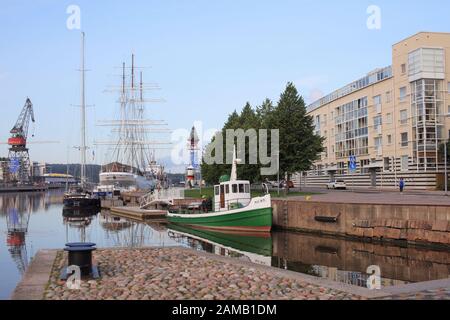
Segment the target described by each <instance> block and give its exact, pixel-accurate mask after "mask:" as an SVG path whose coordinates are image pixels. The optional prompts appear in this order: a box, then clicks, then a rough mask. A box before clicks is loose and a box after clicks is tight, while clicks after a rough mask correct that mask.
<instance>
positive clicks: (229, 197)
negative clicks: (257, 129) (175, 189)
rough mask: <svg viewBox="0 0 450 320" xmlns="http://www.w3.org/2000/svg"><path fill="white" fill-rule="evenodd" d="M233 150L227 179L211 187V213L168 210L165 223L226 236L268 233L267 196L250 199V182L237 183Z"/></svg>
mask: <svg viewBox="0 0 450 320" xmlns="http://www.w3.org/2000/svg"><path fill="white" fill-rule="evenodd" d="M238 162H240V160H239V159H236V150H235V151H234V154H233V165H232V169H231V176H230V177H227V176H224V177H221V181H220V184H219V185H215V186H214V201H213V206H214V207H213V210H212V211H208V210H206V206H200V209H201V210H195V209H192V208H184V209H183V208H173V207H172V208H169V212H168V213H167V219H168V220H169V222H171V223H174V224H181V225H189V226H192V227H195V228H207V229H214V230H223V231H229V232H239V231H253V232H255V231H256V232H270V230H271V227H272V204H271V199H270V194H267V195H265V196H262V197H256V198H252V197H251V195H250V182H249V181H247V180H238V179H237V173H236V165H237V163H238Z"/></svg>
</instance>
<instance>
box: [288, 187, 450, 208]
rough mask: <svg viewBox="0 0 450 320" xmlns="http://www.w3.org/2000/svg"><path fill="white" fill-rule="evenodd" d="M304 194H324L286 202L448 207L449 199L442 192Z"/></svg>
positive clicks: (321, 190)
mask: <svg viewBox="0 0 450 320" xmlns="http://www.w3.org/2000/svg"><path fill="white" fill-rule="evenodd" d="M302 191H305V192H324V193H322V194H316V195H312V196H310V197H308V198H307V197H305V196H293V197H289V198H287V199H288V200H297V201H315V202H335V203H357V204H399V205H401V204H405V205H417V206H429V205H435V206H450V197H446V196H444V194H443V193H442V192H431V191H423V192H405V193H403V194H401V193H400V192H386V191H384V192H372V191H369V190H355V191H350V190H343V191H339V190H329V191H327V190H323V189H310V188H308V189H304V190H302Z"/></svg>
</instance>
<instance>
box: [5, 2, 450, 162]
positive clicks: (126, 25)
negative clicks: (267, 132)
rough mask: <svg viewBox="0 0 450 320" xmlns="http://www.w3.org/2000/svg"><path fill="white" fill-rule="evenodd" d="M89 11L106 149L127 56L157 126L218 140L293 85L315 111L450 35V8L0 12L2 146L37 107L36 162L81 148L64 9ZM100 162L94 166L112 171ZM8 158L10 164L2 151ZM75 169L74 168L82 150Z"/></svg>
mask: <svg viewBox="0 0 450 320" xmlns="http://www.w3.org/2000/svg"><path fill="white" fill-rule="evenodd" d="M71 4H76V5H78V6H80V8H81V27H82V30H83V31H85V32H86V60H87V67H88V68H89V69H91V71H90V72H89V73H88V74H87V102H88V103H90V104H94V105H95V107H93V108H90V109H89V140H90V142H92V141H93V140H94V139H106V138H107V131H105V130H104V129H101V128H99V127H97V126H96V125H95V124H96V123H97V122H98V121H99V120H102V119H110V118H112V117H114V115H115V114H116V113H115V110H116V108H117V105H116V104H115V103H114V102H115V99H116V97H115V96H114V95H112V94H110V93H105V92H104V90H105V89H106V88H107V86H108V85H113V84H115V83H117V80H118V79H117V78H116V74H118V73H119V70H118V69H115V67H118V66H120V64H121V62H122V61H124V60H125V61H126V62H128V61H129V55H130V54H131V52H134V53H135V54H136V59H137V63H138V64H139V65H142V66H151V67H152V68H151V69H148V70H145V74H144V77H145V79H146V80H147V81H152V82H153V81H154V82H158V83H159V84H160V86H161V87H162V90H161V91H159V92H156V94H155V97H157V96H160V97H163V98H164V99H165V100H166V102H165V103H164V104H155V105H151V109H150V113H151V114H150V115H151V117H152V118H156V119H165V120H167V121H168V122H169V124H170V127H171V128H172V129H178V128H186V129H189V128H190V127H191V126H192V123H193V122H194V121H197V120H200V121H203V123H204V126H205V127H206V128H220V127H221V125H222V124H223V122H224V121H225V119H226V117H227V115H228V114H229V113H230V112H232V111H233V110H234V109H237V110H240V109H241V108H242V107H243V106H244V104H245V103H246V101H249V102H250V103H251V104H252V105H253V106H255V105H257V104H259V103H261V102H262V101H263V99H264V98H266V97H268V98H271V99H273V100H274V101H276V100H277V99H278V97H279V94H280V92H281V91H282V90H283V88H284V87H285V85H286V83H287V82H288V81H293V82H294V83H295V84H296V85H297V88H298V89H299V91H300V93H301V94H302V95H303V96H304V97H305V99H306V100H307V101H308V102H311V101H310V100H311V96H315V95H317V93H314V92H317V91H320V92H323V93H328V92H330V91H332V90H334V89H337V88H338V87H341V86H343V85H345V84H347V83H348V82H350V81H352V80H355V79H357V78H359V77H361V76H363V75H364V74H366V73H367V72H368V71H371V70H372V69H375V68H377V67H383V66H386V65H389V64H390V63H391V46H392V44H393V43H395V42H397V41H399V40H401V39H403V38H405V37H407V36H410V35H412V34H414V33H417V32H419V31H441V32H450V20H449V19H448V13H449V12H450V3H449V2H448V1H445V0H441V1H438V0H428V1H420V2H419V1H411V0H410V1H403V0H397V1H380V0H371V1H361V0H358V1H356V0H354V1H317V0H315V1H312V0H311V1H300V0H297V1H283V0H281V1H275V0H272V1H262V0H254V1H253V0H252V1H225V0H221V1H220V0H215V1H210V0H209V1H208V0H202V1H200V0H191V1H182V0H176V1H175V0H165V1H162V0H161V1H133V0H129V1H125V0H121V1H119V0H116V1H80V0H72V1H61V0H33V1H32V0H29V1H24V0H10V1H5V0H1V1H0V39H1V42H2V45H1V47H0V93H1V94H0V106H1V111H2V112H1V117H0V125H1V131H0V139H1V140H2V141H6V140H7V138H8V136H9V130H10V129H11V127H12V125H13V124H14V122H15V120H16V118H17V115H18V113H19V111H20V109H21V107H22V106H23V103H24V101H25V98H26V97H27V96H29V97H30V98H31V99H32V101H33V103H34V106H35V113H36V129H35V133H36V136H35V138H34V139H35V140H59V141H61V143H60V144H58V145H34V146H30V148H31V150H30V154H31V157H32V160H35V161H46V162H62V163H64V162H65V161H66V158H67V150H68V146H73V145H77V144H78V143H79V142H78V141H79V140H78V135H79V134H78V129H79V117H78V114H79V111H78V109H77V108H75V107H72V106H71V105H73V104H78V103H79V74H78V73H77V72H76V69H77V68H78V67H79V38H80V35H79V31H77V30H75V31H71V30H68V29H67V28H66V19H67V18H68V16H69V15H68V14H67V13H66V8H67V7H68V6H69V5H71ZM372 4H374V5H377V6H379V7H380V8H381V19H382V20H381V22H382V26H381V30H369V29H368V28H367V27H366V20H367V18H368V16H369V15H368V14H367V13H366V10H367V7H368V6H369V5H372ZM102 153H104V152H103V151H98V153H97V159H96V160H95V162H97V163H102V162H103V161H104V156H103V154H102ZM0 155H2V156H6V155H7V148H6V146H4V145H2V146H0ZM70 160H71V162H76V161H78V155H77V153H76V152H75V151H74V150H71V151H70Z"/></svg>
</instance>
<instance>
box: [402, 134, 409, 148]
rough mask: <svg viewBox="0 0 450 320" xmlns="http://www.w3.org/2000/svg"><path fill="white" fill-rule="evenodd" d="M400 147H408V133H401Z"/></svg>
mask: <svg viewBox="0 0 450 320" xmlns="http://www.w3.org/2000/svg"><path fill="white" fill-rule="evenodd" d="M401 146H402V147H407V146H408V132H403V133H402V142H401Z"/></svg>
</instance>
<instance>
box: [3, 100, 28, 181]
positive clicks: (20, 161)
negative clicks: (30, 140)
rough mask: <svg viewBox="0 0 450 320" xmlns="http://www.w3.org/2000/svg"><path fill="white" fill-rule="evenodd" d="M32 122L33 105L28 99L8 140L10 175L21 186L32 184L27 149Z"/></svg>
mask: <svg viewBox="0 0 450 320" xmlns="http://www.w3.org/2000/svg"><path fill="white" fill-rule="evenodd" d="M30 120H31V121H32V122H34V112H33V104H32V103H31V100H30V99H29V98H27V100H26V102H25V105H24V106H23V108H22V111H21V112H20V115H19V118H17V121H16V124H15V125H14V127H13V128H12V129H11V131H10V133H11V137H10V138H9V139H8V145H9V146H10V147H9V156H8V158H9V167H10V173H11V176H12V178H13V179H12V180H16V181H17V182H18V183H20V184H25V183H28V182H30V156H29V154H28V148H27V137H28V127H29V125H30Z"/></svg>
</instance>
